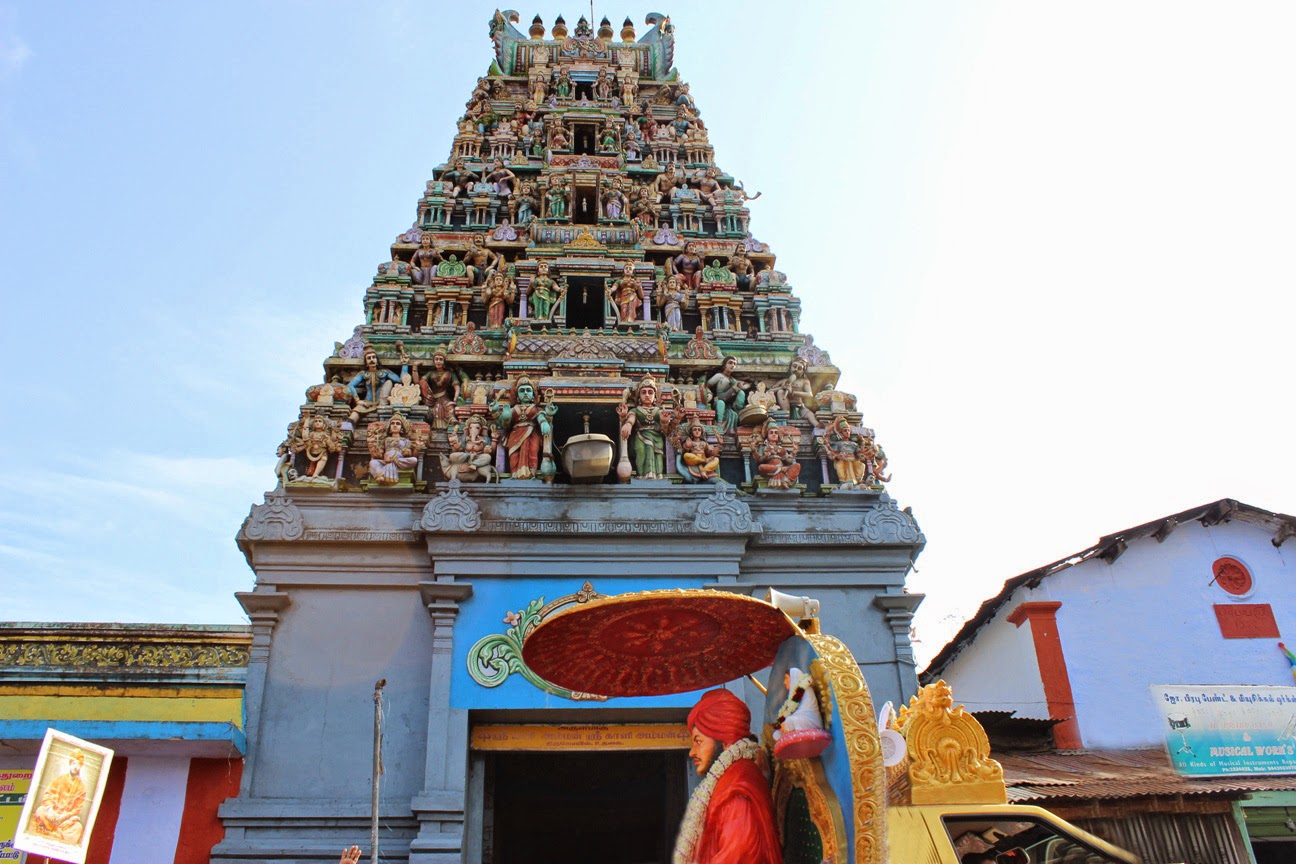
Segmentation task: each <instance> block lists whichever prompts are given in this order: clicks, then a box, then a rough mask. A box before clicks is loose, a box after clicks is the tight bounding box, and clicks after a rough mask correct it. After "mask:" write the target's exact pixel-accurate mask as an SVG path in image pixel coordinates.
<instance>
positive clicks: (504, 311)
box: [482, 270, 517, 330]
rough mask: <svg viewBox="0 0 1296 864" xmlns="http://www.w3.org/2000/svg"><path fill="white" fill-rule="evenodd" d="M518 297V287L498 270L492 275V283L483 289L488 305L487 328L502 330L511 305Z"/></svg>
mask: <svg viewBox="0 0 1296 864" xmlns="http://www.w3.org/2000/svg"><path fill="white" fill-rule="evenodd" d="M516 297H517V287H516V286H515V285H514V283H513V280H512V279H509V278H508V277H507V276H505V275H504V274H503V273H501V272H499V271H498V270H497V271H495V272H494V273H492V274H491V277H490V281H488V282H487V283H486V287H485V288H483V289H482V300H484V301H485V303H486V326H487V327H490V328H492V329H496V330H498V329H500V328H501V327H503V326H504V319H505V318H508V316H509V304H510V303H512V302H513V300H514V299H515V298H516Z"/></svg>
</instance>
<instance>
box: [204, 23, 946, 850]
mask: <svg viewBox="0 0 1296 864" xmlns="http://www.w3.org/2000/svg"><path fill="white" fill-rule="evenodd" d="M516 22H517V16H516V15H515V14H511V13H510V14H502V13H499V12H497V13H496V14H495V16H494V18H493V20H492V21H491V22H490V31H489V34H490V39H491V41H492V43H493V46H494V59H493V61H492V62H491V63H490V67H489V71H488V73H487V74H486V75H485V76H484V77H482V78H479V79H478V81H477V86H476V87H475V89H474V90H473V91H472V93H471V95H470V97H469V99H468V103H467V109H466V110H465V112H464V114H463V116H462V117H461V118H459V119H458V121H457V123H458V133H457V135H456V136H455V138H454V143H453V148H452V151H451V152H450V153H448V154H446V158H445V161H444V162H443V163H442V164H441V165H440V166H439V167H437V168H436V169H435V171H434V172H433V177H432V179H430V180H429V181H428V182H427V186H426V188H425V189H423V190H420V197H419V199H418V217H417V220H416V222H415V224H414V225H413V227H411V228H410V229H409V230H407V231H405V232H404V233H402V234H400V235H399V236H397V237H396V238H395V241H394V242H393V244H392V246H391V248H390V250H386V251H384V252H383V253H382V255H381V263H380V264H379V265H378V268H377V274H376V275H375V276H374V277H373V279H372V282H371V283H370V284H369V286H368V287H367V288H365V289H364V292H363V294H364V296H363V301H364V318H363V323H361V324H360V325H359V326H357V327H356V329H355V333H354V335H353V336H352V337H351V338H349V339H347V341H345V342H342V343H339V344H338V345H337V347H336V350H335V351H334V353H333V355H332V356H330V357H328V358H326V359H325V360H324V368H323V374H322V376H321V379H320V380H319V381H316V382H303V385H309V386H306V387H305V403H304V404H303V405H302V406H301V407H300V409H299V410H298V411H297V412H296V413H297V416H296V418H295V420H294V422H292V423H291V425H290V426H289V427H288V432H287V435H286V437H285V439H284V441H283V443H282V444H281V445H280V446H279V455H280V461H279V464H278V468H277V474H278V485H277V487H276V488H275V489H274V490H273V491H271V492H269V493H267V494H266V496H265V503H263V504H257V505H255V506H254V507H252V510H251V513H250V514H249V515H248V518H247V519H246V521H245V522H244V524H243V526H242V528H241V530H240V531H239V534H238V543H239V545H240V547H241V548H242V550H243V552H244V554H245V556H246V558H247V560H248V563H249V565H250V566H251V567H252V569H253V570H254V571H255V573H256V586H255V589H254V590H253V591H250V592H247V593H243V594H240V595H239V600H240V602H241V603H242V605H243V608H244V609H245V610H246V612H247V614H248V616H249V617H250V618H251V621H252V626H253V630H254V634H255V635H254V641H253V645H252V661H251V666H250V671H249V675H248V683H247V690H246V702H245V704H246V711H247V729H248V739H249V747H248V753H247V756H246V760H245V765H244V773H243V777H242V785H241V789H240V794H239V796H238V798H236V799H232V800H230V801H228V802H226V803H225V805H224V806H223V807H222V809H221V818H222V820H223V822H224V825H225V839H224V841H223V842H222V843H221V844H220V845H219V846H217V848H216V849H215V850H214V852H213V857H212V860H213V861H219V862H228V864H232V862H244V861H251V860H255V861H291V862H308V861H315V862H318V861H323V860H336V855H337V849H338V848H340V847H342V846H343V845H349V844H351V843H364V842H365V841H366V840H367V838H368V832H369V819H370V796H371V789H372V768H373V751H374V747H373V741H374V704H375V700H374V690H375V686H376V685H375V682H377V681H378V680H379V679H383V680H385V682H386V684H385V688H384V689H383V691H382V700H383V701H382V705H383V724H382V728H383V743H382V769H383V773H382V775H381V791H380V808H379V815H380V823H381V826H382V827H381V834H380V837H381V850H382V860H384V861H404V860H409V861H411V862H447V864H448V862H460V861H466V862H473V864H476V862H484V864H518V862H528V861H547V860H550V858H552V859H553V860H555V861H558V860H562V861H573V860H574V861H583V860H590V861H595V860H597V861H600V862H619V861H625V862H638V861H668V860H669V859H670V851H671V846H672V843H673V841H674V836H675V832H676V830H677V828H678V826H679V822H680V817H681V815H682V813H683V808H684V804H685V801H686V798H687V790H688V777H689V775H690V773H691V772H686V770H685V769H686V764H685V763H686V759H685V756H684V752H683V751H684V750H686V749H687V747H688V744H687V741H686V734H687V733H686V731H685V730H684V728H683V725H682V724H683V720H684V718H685V716H686V714H687V711H688V708H689V707H690V706H691V705H692V704H693V703H694V702H695V701H696V697H697V694H695V693H685V694H680V695H678V696H670V697H651V698H613V699H601V698H599V697H595V696H592V695H590V694H586V693H582V692H579V691H574V690H566V689H562V688H559V687H556V686H554V685H552V684H550V683H549V682H546V681H545V680H543V679H541V678H540V677H538V676H537V675H536V674H535V673H533V672H532V671H531V670H530V669H529V668H528V667H527V666H526V664H525V663H523V660H522V652H521V645H522V640H523V638H524V637H525V635H526V634H527V633H528V632H529V631H530V629H532V628H534V627H535V626H536V624H537V623H538V622H539V621H541V620H542V619H543V618H544V617H546V616H548V615H550V614H553V613H554V612H555V611H558V610H561V609H563V608H566V607H568V606H570V604H574V603H582V602H586V601H588V599H589V598H591V597H595V596H598V595H616V594H623V593H627V592H635V591H642V590H647V589H661V588H710V589H713V590H720V591H733V592H740V593H744V594H750V595H753V596H758V597H762V598H763V597H764V596H765V594H766V591H767V589H769V588H777V589H779V590H782V591H784V592H787V593H789V594H793V595H798V596H800V595H805V596H809V597H813V598H816V599H818V600H819V601H821V603H822V614H821V620H822V625H823V629H824V631H825V632H829V633H832V634H834V635H836V636H837V637H838V638H840V639H841V640H842V641H843V642H844V643H846V645H847V646H848V647H849V649H850V651H851V652H852V653H853V654H854V656H855V658H856V659H857V660H858V661H859V662H860V665H861V668H862V670H863V672H864V675H865V677H866V679H867V682H868V685H869V687H870V689H871V691H872V693H873V698H874V700H875V702H876V703H877V704H878V705H880V704H881V703H882V702H884V701H886V700H891V701H896V702H898V701H900V700H902V699H907V698H908V697H909V696H911V695H912V694H913V692H914V691H915V690H916V686H917V684H916V680H915V674H914V667H913V664H914V660H913V654H912V650H911V647H910V643H909V624H910V620H911V618H912V614H913V611H914V609H915V608H916V606H917V605H918V602H919V601H920V600H921V595H911V594H906V593H904V580H905V576H906V574H907V572H908V570H909V568H910V566H911V564H912V562H913V560H914V559H915V557H916V556H917V555H918V553H919V552H920V551H921V549H922V546H923V543H924V538H923V536H922V534H921V532H920V530H919V528H918V526H917V524H916V523H915V522H914V520H913V518H912V517H911V516H910V515H909V514H908V512H907V511H902V510H901V509H899V507H898V506H897V505H896V503H895V502H894V501H893V500H892V499H891V498H890V496H889V495H888V494H887V492H886V489H885V486H884V484H885V483H886V482H887V480H888V479H889V477H888V472H889V471H890V469H889V468H888V467H887V464H886V457H885V455H884V454H883V450H882V448H881V446H880V445H879V444H878V443H877V441H876V440H875V437H874V434H873V431H872V430H871V429H869V428H868V427H867V425H866V424H867V422H868V420H869V418H867V417H865V416H864V415H863V414H862V413H861V407H862V406H859V405H858V404H857V402H856V399H855V397H854V396H852V395H851V394H850V393H849V392H848V391H847V389H846V387H847V386H848V385H844V384H842V385H839V378H840V376H841V373H840V370H838V369H837V368H836V367H835V366H833V365H832V363H831V361H830V359H829V356H828V354H827V353H826V352H825V351H824V350H822V349H820V348H818V347H816V346H815V345H814V344H813V341H812V340H811V338H810V336H809V335H808V334H805V333H803V332H802V331H801V326H800V312H801V302H802V301H801V299H799V298H798V297H797V296H796V295H795V294H794V292H793V290H792V285H791V284H790V282H789V279H788V277H787V276H785V275H784V274H783V273H782V272H780V271H779V270H778V269H777V267H776V260H775V256H774V253H773V252H772V251H771V250H770V248H769V247H768V246H766V245H765V244H763V243H760V242H758V241H757V240H756V239H755V238H754V237H753V236H752V233H751V230H750V227H749V224H748V223H749V216H750V211H749V208H748V202H749V200H750V198H749V196H748V195H747V194H746V193H745V192H744V190H743V186H742V184H741V183H739V182H737V181H736V179H735V178H733V177H731V176H730V175H729V174H727V173H725V171H724V170H723V169H722V168H721V167H720V164H719V162H718V161H717V159H716V154H715V153H714V152H713V150H712V147H711V145H710V143H709V141H708V130H707V126H706V124H705V122H704V120H703V113H702V111H701V110H700V108H699V103H698V102H695V98H694V95H693V94H692V93H691V92H690V90H689V86H688V84H686V83H684V82H683V80H682V79H681V78H680V76H679V73H678V72H677V71H676V70H675V69H674V68H673V65H672V56H673V53H674V39H675V34H674V31H673V28H672V26H671V24H670V20H669V19H668V18H663V17H661V16H658V15H651V16H649V17H648V19H647V21H646V25H647V27H648V31H647V33H646V34H644V35H643V36H637V34H636V32H635V27H634V26H633V25H632V23H631V22H630V20H628V19H627V20H626V22H625V24H624V25H623V26H622V28H621V29H620V30H619V32H614V30H613V28H612V26H611V25H610V24H609V22H608V21H607V19H604V20H603V21H602V22H600V24H599V26H598V28H597V29H595V28H593V27H592V26H591V24H590V23H589V22H587V21H586V20H585V19H584V18H582V19H581V20H580V21H579V22H578V23H577V24H576V25H575V27H574V28H573V29H572V30H571V31H569V30H568V29H567V25H566V23H565V22H564V21H563V20H562V18H558V19H557V20H555V21H554V23H553V26H552V28H551V29H550V30H549V32H548V33H546V28H545V25H544V24H543V22H542V21H541V19H540V18H539V16H537V17H536V19H535V20H534V22H532V23H531V25H530V29H529V31H528V32H527V33H523V32H521V31H520V30H519V29H517V28H516V27H515V26H514V23H516ZM447 119H448V118H447ZM806 296H807V298H809V299H813V296H814V289H813V288H810V289H809V290H808V291H806ZM692 626H701V625H699V624H698V622H688V621H676V620H663V621H660V622H656V623H653V624H652V625H651V626H647V627H645V625H644V622H627V624H626V630H625V633H624V634H623V635H624V639H625V643H626V646H627V648H626V650H639V649H638V648H636V647H635V646H643V645H646V644H651V645H652V646H653V650H658V651H668V652H669V651H674V652H677V653H681V654H687V652H688V650H689V632H690V629H689V628H690V627H692ZM621 636H622V634H612V638H614V639H615V638H621ZM756 677H758V678H759V677H760V676H759V674H758V675H757V676H756ZM732 686H733V688H734V689H735V691H736V692H738V693H739V694H740V695H743V696H744V697H745V698H747V699H748V701H749V702H751V703H752V704H757V703H758V697H759V693H758V691H757V689H756V686H757V685H756V684H753V683H751V682H743V681H739V682H736V683H735V684H734V685H732ZM573 844H576V846H575V847H573ZM366 850H367V846H366ZM544 850H549V851H548V852H546V851H544ZM330 855H331V856H332V859H330V858H329V856H330ZM367 858H368V854H367V851H366V860H367Z"/></svg>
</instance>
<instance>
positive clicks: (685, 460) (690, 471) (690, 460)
mask: <svg viewBox="0 0 1296 864" xmlns="http://www.w3.org/2000/svg"><path fill="white" fill-rule="evenodd" d="M673 440H674V442H675V451H676V453H678V454H679V457H678V458H679V470H680V474H681V475H682V476H683V477H684V479H685V481H687V482H689V483H705V482H709V481H712V480H715V479H716V477H718V476H719V474H720V445H718V444H712V443H711V442H710V441H708V440H707V429H706V426H704V425H703V424H702V423H701V421H699V420H697V419H694V420H693V421H692V422H691V423H689V424H688V426H687V427H686V429H685V430H684V433H683V434H682V435H679V436H677V437H676V438H675V439H673Z"/></svg>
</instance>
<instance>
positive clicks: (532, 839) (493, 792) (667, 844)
mask: <svg viewBox="0 0 1296 864" xmlns="http://www.w3.org/2000/svg"><path fill="white" fill-rule="evenodd" d="M686 767H687V759H686V757H685V756H684V754H683V753H681V752H679V751H671V750H655V751H628V752H615V753H607V752H603V753H597V752H595V753H588V752H587V753H525V752H501V753H491V754H489V755H487V757H486V764H485V769H486V778H485V779H486V788H485V793H486V794H485V808H484V810H485V812H484V814H483V816H484V818H483V820H482V821H483V823H484V825H483V829H484V830H483V837H482V841H483V842H482V864H650V862H663V864H665V862H669V861H670V858H671V851H672V849H673V848H674V844H675V835H676V833H677V832H678V830H679V824H680V819H682V818H683V816H684V806H685V804H686V803H687V800H688V785H687V783H688V781H687V773H686Z"/></svg>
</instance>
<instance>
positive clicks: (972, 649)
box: [941, 589, 1049, 719]
mask: <svg viewBox="0 0 1296 864" xmlns="http://www.w3.org/2000/svg"><path fill="white" fill-rule="evenodd" d="M1025 593H1026V592H1025V591H1024V590H1022V589H1019V590H1018V591H1016V592H1015V594H1016V596H1014V597H1013V598H1012V599H1011V600H1010V601H1009V602H1008V603H1006V604H1005V605H1004V606H1002V607H1000V609H999V611H998V613H996V615H995V617H994V619H993V620H992V621H991V622H990V623H989V624H988V625H986V626H985V627H984V628H982V630H981V632H980V633H979V634H977V639H976V641H974V642H973V643H972V644H971V645H969V646H968V647H967V648H965V649H964V650H963V653H961V654H959V655H958V656H957V657H955V658H954V660H953V661H952V662H951V663H950V665H949V666H947V667H946V669H945V671H944V672H943V673H942V674H941V677H942V678H944V679H945V681H946V683H948V684H949V685H950V686H951V687H952V688H954V699H955V701H956V702H958V703H961V704H962V705H964V706H965V707H966V708H967V709H968V710H969V711H1016V712H1017V716H1019V717H1033V718H1036V719H1047V718H1048V716H1049V712H1048V704H1047V702H1045V700H1044V685H1043V684H1042V683H1041V682H1040V673H1039V664H1038V663H1037V662H1036V660H1035V647H1034V645H1033V643H1032V642H1031V634H1030V628H1029V627H1014V626H1013V625H1012V624H1010V623H1009V622H1008V621H1007V620H1006V617H1007V615H1008V613H1010V612H1011V611H1012V610H1013V609H1015V608H1017V606H1018V604H1019V603H1020V602H1021V601H1020V600H1019V599H1018V598H1019V597H1021V596H1024V594H1025ZM1036 599H1038V598H1036Z"/></svg>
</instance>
